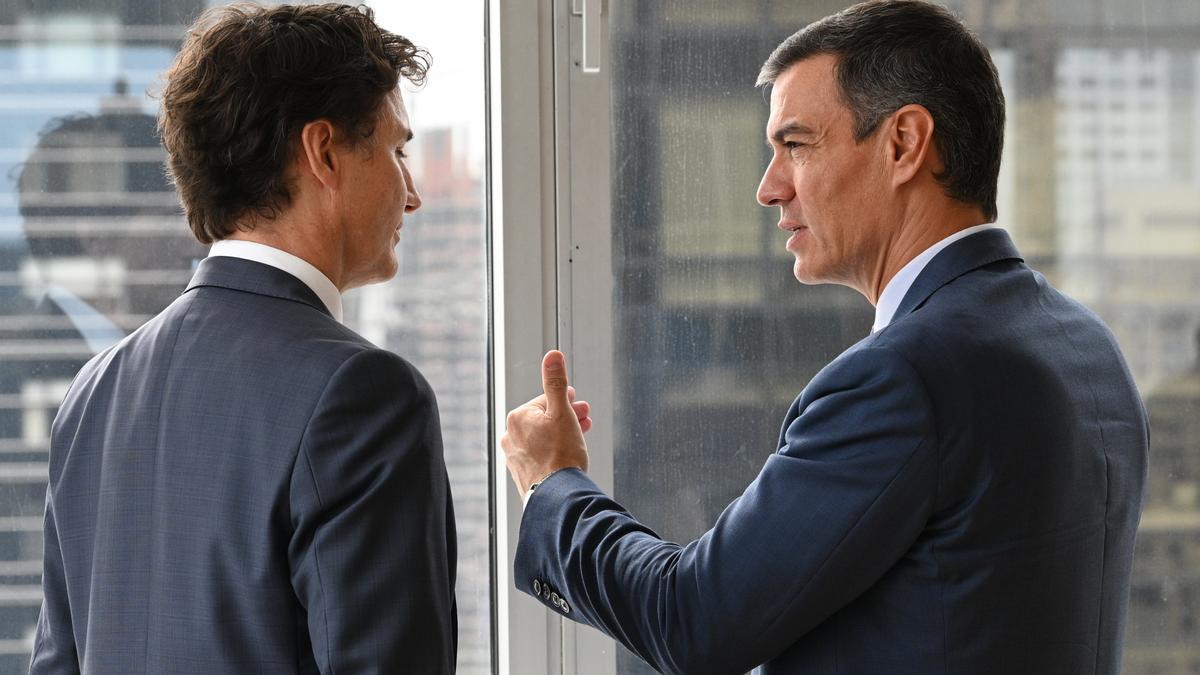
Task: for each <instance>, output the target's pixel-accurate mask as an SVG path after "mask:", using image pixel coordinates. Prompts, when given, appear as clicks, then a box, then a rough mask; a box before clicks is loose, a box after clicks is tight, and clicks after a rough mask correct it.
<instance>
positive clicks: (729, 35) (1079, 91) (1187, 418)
mask: <svg viewBox="0 0 1200 675" xmlns="http://www.w3.org/2000/svg"><path fill="white" fill-rule="evenodd" d="M849 4H851V3H849V2H844V1H832V0H812V1H810V2H799V3H798V2H783V1H781V0H733V1H727V2H714V1H701V2H694V1H690V0H689V1H688V2H682V1H679V0H667V1H655V2H648V1H638V0H630V1H629V2H621V3H614V4H613V5H612V12H613V15H612V52H611V53H612V56H613V78H612V81H613V85H612V87H613V88H612V99H613V111H612V115H613V124H612V128H613V139H612V143H613V153H612V156H613V158H614V159H613V162H614V170H613V174H612V175H613V190H612V194H613V195H614V200H619V203H618V202H617V201H614V204H613V209H612V211H613V214H614V223H613V229H614V241H613V253H614V256H613V257H614V279H615V280H616V283H617V287H616V289H615V296H614V298H615V301H616V303H615V308H616V325H615V328H614V329H615V331H616V340H617V349H616V352H615V353H616V354H617V355H619V356H618V358H617V359H616V362H615V366H616V382H615V391H616V392H617V411H616V416H615V419H616V422H617V427H618V428H617V429H616V441H615V443H614V453H615V455H614V462H615V481H616V496H617V498H618V500H620V501H621V502H622V503H623V504H624V505H625V506H626V507H628V508H629V509H630V510H631V511H632V512H633V513H634V514H635V515H637V516H638V517H639V518H642V519H643V520H644V522H646V523H647V524H648V525H650V526H651V527H653V528H654V529H655V530H656V531H657V532H659V533H660V534H662V535H663V536H665V537H666V538H668V539H672V540H675V541H690V540H691V539H693V538H695V537H696V536H698V535H699V534H701V533H702V532H703V531H704V530H706V529H707V528H708V527H710V526H711V525H712V524H713V523H714V522H715V521H716V518H717V516H718V515H719V514H720V512H721V510H722V509H723V508H724V507H725V506H726V505H727V504H728V503H729V501H730V500H732V499H733V498H734V497H736V496H737V495H739V494H740V493H741V490H742V489H743V488H744V487H745V486H746V485H748V484H749V483H750V481H751V480H752V479H753V477H754V476H755V475H756V474H757V472H758V470H759V468H760V467H761V465H762V463H763V462H764V461H765V459H766V457H767V455H768V454H769V453H770V452H772V451H773V450H774V442H775V440H776V437H777V434H778V430H779V427H778V425H779V423H780V422H781V421H782V417H783V413H784V411H785V410H786V408H787V406H788V404H789V403H790V402H791V400H792V399H793V398H794V397H795V396H796V394H797V393H799V391H800V390H801V389H802V388H803V386H804V385H805V384H806V383H807V381H808V380H809V379H810V378H811V377H812V376H813V375H814V374H815V373H816V372H817V370H818V369H820V368H821V367H822V366H824V365H825V364H826V363H828V362H829V360H831V359H832V358H833V357H834V356H836V355H837V354H838V353H840V352H841V351H842V350H843V349H845V348H846V347H848V346H850V345H851V344H853V343H854V342H856V341H857V340H859V339H861V338H862V337H864V336H865V335H866V334H867V333H868V332H869V330H870V324H871V316H872V309H871V307H870V306H869V305H868V304H867V303H866V301H865V300H863V298H862V297H861V296H859V295H858V294H857V293H854V292H853V291H849V290H847V289H844V288H838V287H807V286H800V285H798V284H797V283H796V282H795V281H794V279H793V278H792V277H791V274H790V266H791V257H790V255H788V254H787V253H786V252H785V251H784V250H783V238H782V237H781V236H779V234H778V233H777V232H775V230H774V225H775V219H776V216H777V214H776V213H774V212H773V211H768V210H767V209H761V208H759V207H757V206H756V205H755V203H754V190H755V186H756V185H757V182H758V179H759V176H760V175H761V171H762V170H763V168H764V167H765V166H766V163H767V159H768V154H767V150H766V149H765V148H764V146H763V141H762V135H763V129H764V126H765V123H766V115H767V112H768V106H767V103H766V101H765V100H764V99H763V97H762V96H761V95H760V94H759V93H758V92H755V91H754V90H752V88H751V87H752V84H753V82H754V79H755V76H756V75H757V73H758V68H759V66H760V65H761V63H762V60H763V59H765V58H766V56H767V54H769V53H770V51H771V50H772V49H773V48H774V47H775V46H776V45H777V44H778V43H779V42H780V41H782V40H783V39H784V38H785V37H786V36H787V35H789V34H791V33H792V32H794V31H795V30H797V29H799V28H801V27H802V26H804V25H805V24H806V23H808V22H810V21H813V20H815V19H818V18H820V17H822V16H825V15H826V14H829V13H831V12H835V11H838V10H840V9H842V8H844V7H846V6H848V5H849ZM945 4H947V5H948V6H949V7H950V8H951V9H952V10H954V11H955V12H957V13H958V14H959V15H960V16H962V17H963V18H964V20H965V21H966V22H967V23H968V25H970V26H972V27H973V28H974V29H975V30H976V31H977V32H978V33H979V34H980V36H981V37H982V38H983V39H984V41H985V42H986V43H987V44H988V45H989V46H990V48H991V50H992V54H993V58H994V60H995V62H996V64H997V68H998V69H999V71H1000V76H1001V81H1002V83H1003V86H1004V88H1005V92H1006V95H1007V100H1008V113H1009V119H1008V128H1007V130H1006V139H1007V143H1006V146H1007V147H1006V150H1005V160H1004V165H1003V167H1002V170H1001V176H1000V203H999V208H1000V220H999V223H1000V224H1001V225H1002V226H1004V227H1005V228H1007V229H1008V230H1009V231H1010V232H1011V233H1012V234H1013V236H1014V238H1015V240H1016V242H1017V245H1018V246H1019V247H1020V248H1021V250H1022V253H1023V254H1024V255H1025V257H1026V259H1027V261H1028V262H1029V263H1030V264H1031V265H1032V266H1033V267H1034V268H1036V269H1039V270H1041V271H1042V272H1043V273H1045V274H1046V275H1047V276H1048V277H1050V278H1051V280H1052V281H1053V283H1055V285H1057V286H1058V287H1059V288H1060V289H1062V290H1064V291H1065V292H1067V293H1068V294H1070V295H1072V296H1074V297H1076V298H1078V299H1079V300H1081V301H1082V302H1084V303H1085V304H1087V305H1088V306H1089V307H1091V308H1092V309H1093V310H1095V311H1096V312H1098V313H1099V314H1100V315H1101V317H1102V318H1103V319H1104V320H1105V322H1106V323H1108V325H1109V326H1111V327H1112V328H1113V331H1114V332H1115V333H1116V335H1117V338H1118V340H1119V342H1120V344H1121V346H1122V349H1123V350H1124V352H1125V354H1126V357H1127V358H1128V360H1129V363H1130V366H1131V368H1132V369H1133V372H1134V376H1135V378H1136V380H1137V384H1138V386H1139V388H1140V390H1141V392H1142V394H1143V395H1144V397H1145V399H1146V404H1147V407H1148V409H1149V412H1150V416H1151V424H1152V433H1151V436H1152V457H1151V467H1150V471H1151V488H1150V495H1149V498H1148V502H1147V504H1146V512H1145V515H1144V517H1143V524H1142V529H1141V534H1140V539H1139V545H1138V546H1139V548H1138V552H1137V557H1136V560H1135V572H1134V590H1133V597H1132V599H1131V604H1130V613H1129V625H1128V636H1127V640H1126V645H1125V661H1126V671H1127V672H1131V673H1164V674H1166V673H1171V674H1174V673H1191V672H1200V646H1198V645H1200V626H1198V625H1197V623H1198V622H1200V571H1198V570H1200V496H1198V495H1200V488H1198V486H1200V426H1198V425H1197V423H1196V422H1195V420H1197V419H1200V375H1198V373H1200V370H1198V368H1200V366H1197V362H1198V360H1200V348H1198V347H1200V345H1198V344H1197V330H1198V329H1200V297H1198V296H1197V295H1196V293H1195V289H1197V288H1200V49H1198V48H1197V47H1196V45H1197V44H1200V5H1194V4H1188V6H1186V7H1185V6H1184V5H1183V4H1180V3H1158V4H1137V3H1131V4H1125V5H1121V4H1118V5H1105V7H1106V9H1104V11H1101V9H1100V7H1099V5H1097V4H1096V3H1093V2H1089V1H1086V0H1071V1H1069V2H1049V1H1048V0H1046V1H1039V2H1033V3H1029V2H1015V1H1013V0H999V1H997V0H990V1H989V0H955V1H949V2H946V3H945ZM714 17H720V19H719V20H714ZM618 165H619V170H617V169H618ZM618 670H619V672H621V673H649V672H652V671H650V670H649V669H647V667H646V666H645V665H643V664H641V663H640V662H638V661H637V659H636V658H635V657H633V656H632V655H630V654H629V653H628V652H626V651H624V650H623V649H622V656H621V658H620V663H619V667H618Z"/></svg>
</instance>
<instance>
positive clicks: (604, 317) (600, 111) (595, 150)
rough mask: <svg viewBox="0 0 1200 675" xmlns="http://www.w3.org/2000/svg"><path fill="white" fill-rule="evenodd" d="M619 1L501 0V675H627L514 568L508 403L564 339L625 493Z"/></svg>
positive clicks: (607, 461)
mask: <svg viewBox="0 0 1200 675" xmlns="http://www.w3.org/2000/svg"><path fill="white" fill-rule="evenodd" d="M607 5H608V1H607V0H488V8H487V35H488V66H487V80H488V89H489V91H488V130H489V131H488V135H489V144H488V145H489V153H490V154H489V160H488V169H489V199H488V203H489V208H490V212H489V227H490V236H491V242H492V250H491V256H492V258H491V274H490V283H491V289H492V297H493V302H494V306H493V316H492V318H493V355H494V364H495V366H494V373H493V386H494V391H493V401H494V409H493V414H494V415H495V418H494V419H495V424H494V427H495V432H494V434H493V439H492V444H493V445H492V447H493V457H494V458H495V460H494V461H495V465H494V467H493V473H494V480H495V484H494V486H493V487H494V490H493V492H494V494H495V495H496V498H495V500H494V501H495V503H494V504H493V508H494V509H495V522H496V570H495V585H496V587H495V598H496V608H495V625H496V629H495V634H496V638H497V644H496V646H495V649H496V663H497V672H498V673H500V675H550V674H555V675H615V673H616V646H615V643H614V642H613V640H612V639H610V638H608V637H607V636H604V635H603V634H601V633H600V632H598V631H596V630H594V629H592V628H589V627H586V626H581V625H579V624H576V623H574V622H572V621H568V620H564V619H562V618H561V617H559V616H558V615H557V614H554V613H552V612H550V611H549V610H547V609H546V608H545V607H543V606H542V605H541V604H540V603H538V602H537V601H535V600H533V599H532V598H530V597H529V596H527V595H526V594H524V593H522V592H520V591H518V590H517V589H516V588H515V586H514V579H513V577H512V571H513V570H512V563H513V558H514V555H515V552H516V544H517V534H518V532H519V530H520V523H521V513H522V508H521V501H520V499H519V497H518V496H517V494H516V490H515V489H514V488H513V487H512V483H511V480H510V479H509V477H508V473H507V471H506V469H505V466H504V454H503V452H502V451H501V449H500V447H499V436H500V434H502V433H503V431H504V422H503V421H504V419H505V416H506V415H507V412H508V410H511V409H512V408H514V407H516V406H518V405H520V404H522V403H524V402H525V401H527V400H528V399H530V398H532V397H533V396H535V395H537V394H539V393H540V392H541V376H540V372H539V365H540V363H541V358H542V355H543V354H544V353H545V351H546V350H548V349H550V348H555V347H557V348H558V349H561V350H562V351H563V352H564V353H565V354H566V356H567V362H568V369H569V373H570V376H571V380H572V383H573V384H574V385H575V386H576V388H577V389H578V391H579V395H580V397H581V398H584V399H586V400H588V401H589V402H591V404H592V417H593V420H594V427H593V429H592V431H591V432H590V433H589V434H588V436H587V440H588V448H589V453H590V460H589V461H590V464H589V474H590V475H591V477H592V478H593V479H594V480H596V481H597V483H599V484H600V486H601V487H603V488H604V489H606V490H608V491H610V492H611V490H612V488H613V448H612V441H613V437H614V436H613V403H614V397H613V370H614V369H613V359H614V355H613V344H614V342H613V328H612V326H613V323H612V318H613V314H612V296H613V288H614V284H613V278H612V223H611V219H610V199H611V197H610V188H609V185H610V182H609V167H610V163H609V144H610V138H611V136H610V123H609V120H610V97H609V87H610V79H609V68H608V63H607V60H608V59H607V56H608V55H607V51H608V49H607V42H608V6H607ZM585 17H586V18H587V19H588V21H589V22H590V23H589V24H588V26H587V28H588V30H587V35H588V38H587V39H588V41H589V44H588V46H587V47H588V58H587V63H586V65H587V69H586V71H587V72H585V68H584V65H585V64H584V63H583V61H584V58H583V48H584V45H583V42H584V33H585V26H584V23H585V22H584V18H585ZM597 22H599V23H597ZM597 67H598V68H597ZM576 279H579V280H580V283H578V284H576V283H574V282H575V280H576ZM576 308H578V309H576Z"/></svg>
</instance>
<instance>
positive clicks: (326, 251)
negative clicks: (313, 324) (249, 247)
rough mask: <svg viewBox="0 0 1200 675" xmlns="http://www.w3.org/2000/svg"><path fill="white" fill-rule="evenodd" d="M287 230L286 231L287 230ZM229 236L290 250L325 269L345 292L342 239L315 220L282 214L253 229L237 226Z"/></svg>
mask: <svg viewBox="0 0 1200 675" xmlns="http://www.w3.org/2000/svg"><path fill="white" fill-rule="evenodd" d="M285 233H286V234H285ZM228 238H229V239H235V240H240V241H251V242H255V243H258V244H263V245H265V246H270V247H272V248H277V249H279V250H281V251H285V252H287V253H290V254H292V255H294V256H296V257H297V258H300V259H301V260H303V261H305V262H307V263H308V264H310V265H312V266H313V267H315V268H317V269H318V270H320V271H321V274H324V275H325V276H326V277H327V278H328V279H329V280H330V281H332V282H333V284H334V286H337V288H338V291H340V292H344V291H345V290H346V289H345V285H344V283H343V281H344V280H343V279H342V269H341V265H340V264H339V261H340V260H341V251H340V248H339V247H340V242H337V241H335V240H334V238H333V237H330V236H328V233H326V232H323V231H321V230H320V229H319V228H317V227H314V226H312V225H311V224H306V223H301V222H298V221H297V220H296V219H295V218H287V217H284V216H280V217H278V218H276V219H274V220H271V221H269V222H260V223H258V224H256V225H255V226H254V227H253V228H251V229H249V230H241V229H238V230H235V231H234V233H233V234H231V235H230V236H229V237H228Z"/></svg>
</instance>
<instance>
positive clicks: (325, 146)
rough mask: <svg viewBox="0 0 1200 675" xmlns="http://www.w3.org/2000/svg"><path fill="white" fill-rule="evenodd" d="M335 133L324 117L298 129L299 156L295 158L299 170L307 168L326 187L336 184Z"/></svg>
mask: <svg viewBox="0 0 1200 675" xmlns="http://www.w3.org/2000/svg"><path fill="white" fill-rule="evenodd" d="M336 133H337V130H336V129H335V128H334V126H333V124H332V123H331V122H330V121H329V120H324V119H319V120H313V121H312V122H309V123H308V124H305V125H304V128H302V129H301V130H300V156H299V157H298V158H297V159H299V160H300V167H301V170H304V169H307V170H308V172H309V173H310V174H312V177H313V178H315V179H316V180H317V182H319V183H320V184H321V185H324V186H325V187H326V188H334V187H336V186H337V171H338V168H339V166H338V164H339V161H338V160H339V158H338V154H337V152H335V150H336V149H337V148H336V144H337V139H336V138H335V134H336Z"/></svg>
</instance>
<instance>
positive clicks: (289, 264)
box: [208, 239, 342, 323]
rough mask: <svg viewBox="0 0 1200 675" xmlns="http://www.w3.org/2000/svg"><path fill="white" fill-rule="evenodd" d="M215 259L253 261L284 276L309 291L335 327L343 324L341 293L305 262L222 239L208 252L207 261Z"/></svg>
mask: <svg viewBox="0 0 1200 675" xmlns="http://www.w3.org/2000/svg"><path fill="white" fill-rule="evenodd" d="M216 256H225V257H227V258H241V259H243V260H253V261H254V262H258V263H262V264H264V265H270V266H271V267H274V268H276V269H280V270H283V271H284V272H287V273H288V274H290V275H292V276H294V277H296V278H297V279H299V280H300V281H303V282H304V285H305V286H308V287H309V288H311V289H312V292H313V293H316V294H317V297H318V298H320V299H321V302H323V303H324V304H325V308H326V309H328V310H329V313H330V314H332V315H333V318H334V319H337V321H338V323H341V322H342V294H341V292H340V291H338V288H337V286H335V285H334V284H333V282H332V281H330V280H329V277H327V276H325V274H324V273H323V272H321V270H319V269H317V268H316V267H314V266H313V265H312V264H310V263H309V262H308V261H306V260H304V259H302V258H299V257H297V256H294V255H292V254H291V253H288V252H287V251H282V250H280V249H277V248H275V247H274V246H267V245H266V244H259V243H258V242H253V241H243V240H240V239H223V240H221V241H218V242H217V243H215V244H213V245H212V248H211V249H209V251H208V257H210V258H213V257H216Z"/></svg>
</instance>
